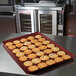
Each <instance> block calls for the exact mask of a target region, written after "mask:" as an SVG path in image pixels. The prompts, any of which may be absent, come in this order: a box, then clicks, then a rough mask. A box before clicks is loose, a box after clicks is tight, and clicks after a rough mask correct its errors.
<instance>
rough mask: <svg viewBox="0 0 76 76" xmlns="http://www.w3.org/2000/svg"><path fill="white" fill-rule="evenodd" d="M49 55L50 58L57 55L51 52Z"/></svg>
mask: <svg viewBox="0 0 76 76" xmlns="http://www.w3.org/2000/svg"><path fill="white" fill-rule="evenodd" d="M49 57H50V58H56V57H58V55H57V54H55V53H51V54H49Z"/></svg>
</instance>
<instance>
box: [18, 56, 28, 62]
mask: <svg viewBox="0 0 76 76" xmlns="http://www.w3.org/2000/svg"><path fill="white" fill-rule="evenodd" d="M19 60H20V61H26V60H27V57H26V56H21V57H20V58H19Z"/></svg>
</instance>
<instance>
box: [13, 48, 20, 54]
mask: <svg viewBox="0 0 76 76" xmlns="http://www.w3.org/2000/svg"><path fill="white" fill-rule="evenodd" d="M12 52H13V53H18V52H20V50H19V49H14V50H12Z"/></svg>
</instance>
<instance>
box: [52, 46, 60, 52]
mask: <svg viewBox="0 0 76 76" xmlns="http://www.w3.org/2000/svg"><path fill="white" fill-rule="evenodd" d="M52 50H53V51H54V52H58V51H59V50H60V48H58V47H54V48H52Z"/></svg>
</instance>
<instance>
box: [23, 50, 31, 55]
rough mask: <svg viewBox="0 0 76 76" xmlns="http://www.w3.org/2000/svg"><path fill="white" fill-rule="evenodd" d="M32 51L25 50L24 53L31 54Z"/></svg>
mask: <svg viewBox="0 0 76 76" xmlns="http://www.w3.org/2000/svg"><path fill="white" fill-rule="evenodd" d="M31 53H32V50H25V51H24V54H31Z"/></svg>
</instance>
